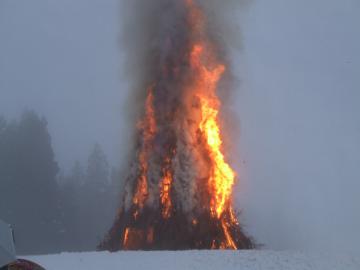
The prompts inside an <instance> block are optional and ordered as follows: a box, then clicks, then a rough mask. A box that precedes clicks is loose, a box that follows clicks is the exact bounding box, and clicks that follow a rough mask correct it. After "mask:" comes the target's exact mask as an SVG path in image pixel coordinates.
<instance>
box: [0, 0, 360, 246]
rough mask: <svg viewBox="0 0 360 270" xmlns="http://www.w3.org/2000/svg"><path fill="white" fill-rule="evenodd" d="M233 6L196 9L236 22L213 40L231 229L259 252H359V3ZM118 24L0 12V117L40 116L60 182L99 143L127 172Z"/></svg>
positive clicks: (111, 19) (28, 10)
mask: <svg viewBox="0 0 360 270" xmlns="http://www.w3.org/2000/svg"><path fill="white" fill-rule="evenodd" d="M230 2H231V4H233V5H231V4H229V5H222V4H220V1H215V0H214V1H207V3H208V4H207V5H208V6H207V7H208V8H209V10H211V11H212V13H213V14H214V16H218V17H220V18H225V16H227V15H228V14H230V15H229V16H228V17H227V19H226V24H229V22H230V24H231V25H233V27H232V28H231V30H229V31H228V32H227V33H225V34H224V35H222V34H220V33H222V28H221V27H220V28H219V30H218V31H217V33H219V35H220V36H221V40H223V41H224V42H225V43H226V46H227V47H228V49H229V50H230V54H229V55H228V58H229V61H231V63H232V65H233V66H234V68H235V69H234V71H233V73H234V76H235V77H236V78H237V82H238V86H237V89H236V91H235V92H234V93H232V95H231V99H230V100H229V101H227V102H226V106H228V107H229V108H228V109H229V111H232V112H234V113H236V117H235V119H237V120H236V122H235V123H233V126H234V127H236V126H238V127H239V128H238V130H237V131H236V132H234V133H235V134H236V135H232V137H234V139H233V140H234V141H232V143H231V144H232V148H234V149H236V151H232V152H235V153H237V154H238V158H237V159H236V158H234V155H235V154H233V153H232V156H231V160H232V163H234V165H235V166H236V169H237V172H238V175H239V184H238V185H237V187H236V193H235V198H236V202H237V206H238V207H239V209H241V210H242V212H241V215H240V221H241V223H242V224H244V225H245V229H246V231H247V232H248V233H249V234H250V235H251V236H253V237H254V239H255V240H256V242H258V243H260V244H263V245H264V247H265V248H268V249H280V250H285V249H301V250H329V249H330V250H335V249H340V250H346V251H352V252H359V251H360V249H359V248H358V245H357V243H359V241H360V234H359V233H358V228H359V227H360V212H359V205H360V199H359V196H358V195H359V190H360V182H359V181H358V180H359V178H360V173H359V171H358V168H357V167H358V164H359V162H360V157H359V154H358V153H360V144H359V141H358V138H359V137H360V122H359V119H358V118H359V115H360V111H359V101H360V92H359V91H358V89H359V87H360V79H359V76H358V74H357V73H358V71H359V70H360V59H359V58H360V57H359V53H358V48H359V47H360V38H359V36H360V35H359V34H360V33H359V30H358V27H357V25H359V23H360V22H359V18H358V14H359V11H360V4H359V2H358V1H355V0H345V1H341V2H339V1H335V0H331V1H325V0H316V1H310V0H306V1H301V2H299V1H295V0H290V1H289V0H287V1H285V0H274V1H265V0H256V1H251V4H250V5H249V4H246V3H244V4H241V5H238V4H236V2H237V1H229V3H230ZM270 2H271V3H270ZM229 12H230V13H229ZM125 15H126V10H124V5H123V4H122V3H120V2H118V1H115V0H111V1H105V2H104V1H100V0H91V1H85V0H79V1H76V2H73V1H70V0H65V1H61V2H59V1H46V2H45V1H40V0H34V1H31V2H30V1H11V0H4V1H1V3H0V115H3V116H4V117H5V118H6V119H8V120H11V119H17V118H19V117H20V115H21V114H22V112H23V111H24V109H33V110H35V111H36V112H37V113H38V114H40V115H42V116H44V117H46V119H47V121H48V129H49V133H50V135H51V138H52V146H53V148H54V154H55V160H56V161H57V162H58V164H59V167H60V169H61V170H63V171H65V172H69V171H71V168H72V166H73V164H74V162H75V161H76V160H80V161H82V162H83V163H86V160H87V157H88V155H89V153H90V152H91V149H92V147H93V145H94V144H95V143H96V142H98V143H99V144H100V145H101V146H102V148H103V149H104V152H105V154H106V156H107V158H108V161H109V163H110V165H111V166H115V167H117V168H124V167H125V165H126V164H127V163H128V152H129V149H130V148H131V143H129V142H131V134H132V129H133V126H134V123H133V119H134V117H135V116H136V113H133V112H136V111H137V109H134V108H133V106H136V105H139V104H140V103H141V102H139V103H136V101H138V100H141V98H140V99H137V98H136V97H137V96H136V95H134V92H132V91H133V90H134V89H136V87H135V86H134V81H133V80H132V78H133V76H134V77H136V76H135V75H136V74H134V73H133V72H132V71H136V66H135V67H133V66H131V67H129V66H127V67H126V65H128V63H129V57H130V59H133V58H132V57H137V56H136V55H132V54H129V51H126V50H124V44H126V42H130V40H127V41H124V37H125V36H126V37H127V38H129V37H133V36H134V33H131V32H128V33H126V35H124V32H123V29H124V25H122V23H124V21H125V22H129V21H128V20H127V18H126V16H125ZM124 16H125V18H124ZM236 19H237V21H234V20H236ZM129 31H130V30H129ZM134 31H136V29H134ZM149 34H150V33H149ZM124 42H125V43H124ZM140 42H141V41H138V43H140ZM142 48H143V46H140V49H142ZM138 56H139V55H138ZM135 62H136V61H135ZM136 72H139V71H136ZM136 83H139V84H141V83H142V82H136ZM134 97H135V98H134ZM132 104H134V105H132ZM231 119H232V118H231ZM227 144H229V143H227ZM0 181H1V179H0ZM119 181H120V180H119ZM0 194H1V190H0ZM117 203H118V202H114V208H115V207H116V204H117ZM0 218H1V213H0ZM108 222H110V220H109V221H108Z"/></svg>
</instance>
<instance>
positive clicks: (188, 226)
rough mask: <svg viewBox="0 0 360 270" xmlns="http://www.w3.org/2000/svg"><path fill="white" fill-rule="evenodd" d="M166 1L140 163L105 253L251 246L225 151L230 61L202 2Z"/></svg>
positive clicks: (138, 154) (140, 142) (139, 148)
mask: <svg viewBox="0 0 360 270" xmlns="http://www.w3.org/2000/svg"><path fill="white" fill-rule="evenodd" d="M157 2H162V5H163V8H164V13H163V14H162V15H161V16H160V17H159V18H158V20H159V23H158V25H159V27H161V28H162V29H161V30H159V32H161V34H158V35H157V37H156V38H157V42H156V44H157V45H156V46H155V47H156V48H155V49H154V50H153V51H152V53H153V55H152V56H151V59H152V60H151V62H152V65H153V67H152V68H151V69H150V71H149V73H150V74H147V82H146V83H147V86H146V87H145V89H146V98H145V100H144V112H143V117H142V119H141V120H140V121H139V123H138V125H137V128H138V133H137V144H136V145H137V147H136V153H135V157H136V158H135V160H134V162H133V163H132V167H131V169H130V174H129V176H128V178H127V181H126V186H125V192H124V196H123V203H122V206H121V209H120V210H119V213H118V216H117V217H116V220H115V222H114V224H113V226H112V228H111V229H110V231H109V233H108V235H107V236H106V238H105V239H104V241H103V242H102V243H101V244H100V246H99V248H100V249H107V250H111V251H116V250H139V249H141V250H154V249H155V250H164V249H167V250H181V249H249V248H252V247H253V243H252V241H251V240H250V239H249V238H248V237H247V236H246V235H245V234H244V233H243V231H242V229H241V227H240V225H239V222H238V219H237V216H236V214H235V211H234V209H233V206H232V192H233V186H234V184H235V181H236V173H235V172H234V170H233V169H232V167H231V166H230V165H229V163H228V162H227V161H226V157H225V155H224V153H223V149H222V132H221V123H220V115H219V113H220V110H221V105H222V104H221V100H220V98H219V96H218V91H219V90H220V89H219V88H220V85H221V81H222V80H223V79H224V76H225V74H226V72H227V68H228V67H227V64H226V61H225V60H224V57H223V52H222V51H221V48H220V47H221V46H220V45H219V44H218V43H217V42H216V38H213V36H212V35H211V33H210V27H209V24H208V16H206V14H205V11H204V10H203V8H202V5H201V3H199V2H197V1H196V0H178V1H173V0H172V1H164V0H157Z"/></svg>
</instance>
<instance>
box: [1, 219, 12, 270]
mask: <svg viewBox="0 0 360 270" xmlns="http://www.w3.org/2000/svg"><path fill="white" fill-rule="evenodd" d="M15 260H16V252H15V246H14V239H13V232H12V229H11V227H10V226H9V225H8V224H6V223H5V222H3V221H1V220H0V267H2V266H4V265H7V264H9V263H11V262H13V261H15Z"/></svg>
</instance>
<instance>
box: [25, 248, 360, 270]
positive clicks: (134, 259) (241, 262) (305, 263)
mask: <svg viewBox="0 0 360 270" xmlns="http://www.w3.org/2000/svg"><path fill="white" fill-rule="evenodd" d="M26 259H29V260H32V261H34V262H36V263H38V264H40V265H42V266H43V267H45V268H46V269H47V270H63V269H67V270H71V269H76V270H81V269H86V270H92V269H96V270H99V269H141V270H144V269H146V270H152V269H157V270H160V269H171V270H177V269H181V270H187V269H199V270H200V269H201V270H202V269H206V270H211V269H226V270H231V269H241V270H262V269H274V270H283V269H290V270H311V269H314V270H335V269H336V270H352V269H354V270H359V269H360V258H359V257H356V256H350V255H340V254H337V255H330V254H318V253H317V254H314V253H305V252H290V251H267V250H254V251H177V252H170V251H156V252H155V251H154V252H153V251H151V252H140V251H139V252H130V251H129V252H126V251H123V252H117V253H108V252H87V253H86V252H84V253H61V254H54V255H41V256H27V257H26Z"/></svg>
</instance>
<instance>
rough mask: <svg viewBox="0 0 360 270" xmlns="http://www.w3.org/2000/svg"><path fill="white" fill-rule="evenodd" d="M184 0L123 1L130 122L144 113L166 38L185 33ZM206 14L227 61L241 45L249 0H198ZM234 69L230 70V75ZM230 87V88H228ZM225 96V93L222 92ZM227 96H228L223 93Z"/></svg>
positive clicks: (123, 33) (213, 34)
mask: <svg viewBox="0 0 360 270" xmlns="http://www.w3.org/2000/svg"><path fill="white" fill-rule="evenodd" d="M184 2H185V0H184V1H177V0H171V1H168V0H152V1H146V0H123V1H122V2H121V13H120V20H121V25H122V30H121V34H120V40H121V42H120V48H121V51H122V53H123V54H124V59H125V62H124V67H125V70H124V80H126V81H128V82H129V83H130V85H129V87H130V90H131V91H130V92H131V94H130V95H129V99H130V100H126V101H125V103H124V104H125V106H124V108H125V110H124V112H125V113H126V114H128V116H129V118H130V120H131V122H133V121H134V119H138V118H139V116H140V115H141V114H142V113H143V109H144V108H143V104H144V101H145V96H146V88H147V87H148V85H149V84H150V83H151V82H152V80H153V79H154V77H156V73H157V72H158V70H156V68H158V67H159V61H161V57H162V55H163V54H166V53H167V51H168V50H169V49H174V48H169V47H166V46H167V45H168V43H167V41H166V38H168V34H169V33H171V32H172V33H176V35H177V36H176V37H174V38H176V39H177V41H179V40H181V39H183V37H182V36H181V35H184V36H186V31H187V29H181V28H182V27H183V26H182V25H181V23H182V22H181V21H182V20H184V18H183V16H184ZM195 2H197V3H198V4H199V5H201V6H202V9H203V10H204V11H205V13H206V18H208V21H207V24H208V27H209V31H208V35H209V37H210V38H212V39H213V42H214V43H216V44H218V47H217V49H218V50H220V53H221V55H222V58H223V59H224V60H226V61H227V62H229V61H228V59H227V52H228V51H229V48H232V47H233V48H241V44H242V37H241V31H240V27H239V25H238V21H239V15H240V14H241V10H243V9H244V8H245V7H246V6H247V5H248V4H249V3H250V0H230V1H226V2H223V1H217V0H198V1H196V0H195ZM230 72H231V71H230V70H229V71H228V74H227V75H228V76H230V74H231V73H230ZM228 88H230V87H228ZM220 94H222V95H224V93H220ZM224 96H225V95H224Z"/></svg>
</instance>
